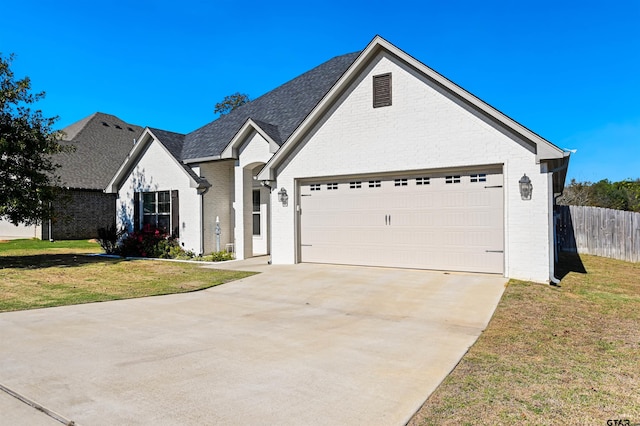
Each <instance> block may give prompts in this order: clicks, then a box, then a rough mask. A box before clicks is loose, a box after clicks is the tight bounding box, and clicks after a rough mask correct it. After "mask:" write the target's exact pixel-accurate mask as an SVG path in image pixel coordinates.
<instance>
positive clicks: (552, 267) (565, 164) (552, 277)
mask: <svg viewBox="0 0 640 426" xmlns="http://www.w3.org/2000/svg"><path fill="white" fill-rule="evenodd" d="M565 158H567V161H564V162H563V164H562V165H560V166H558V167H556V168H555V169H552V170H550V171H549V173H551V190H552V191H553V174H554V173H557V172H560V171H562V170H564V169H566V168H567V167H569V160H568V156H567V157H565ZM562 193H563V192H562V191H561V192H560V193H558V194H555V193H554V195H553V205H552V206H551V209H552V217H553V220H552V221H551V226H552V228H553V253H554V254H553V256H554V259H553V260H554V261H553V262H549V284H551V285H554V286H559V285H560V280H559V279H558V278H556V270H555V269H556V262H555V257H556V249H557V247H558V245H557V244H556V238H557V237H556V235H557V233H556V220H555V216H553V214H554V213H553V209H554V207H555V206H556V205H557V200H558V198H559V197H561V196H562Z"/></svg>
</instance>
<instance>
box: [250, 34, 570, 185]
mask: <svg viewBox="0 0 640 426" xmlns="http://www.w3.org/2000/svg"><path fill="white" fill-rule="evenodd" d="M380 52H385V53H388V54H390V55H391V56H393V57H394V58H396V59H398V60H400V61H402V62H404V63H405V64H407V65H408V66H410V67H411V68H413V69H414V70H416V71H417V72H418V73H421V74H422V75H424V76H425V77H427V78H429V79H430V80H431V81H433V82H434V83H436V84H437V85H438V86H439V87H440V88H442V89H443V90H445V91H447V92H449V93H451V94H452V95H453V96H455V97H456V98H457V99H458V100H459V101H460V102H463V103H465V104H466V105H468V106H469V108H471V109H473V110H474V111H476V112H478V113H479V114H482V115H485V116H487V117H489V118H490V119H492V120H495V122H497V123H499V124H500V125H501V126H504V128H506V129H507V130H508V131H509V132H512V133H513V134H514V135H517V136H518V137H520V138H523V139H524V140H526V141H528V142H531V143H532V144H533V146H534V147H535V152H536V159H537V161H538V162H540V161H543V160H550V159H561V158H564V157H567V156H568V153H566V152H564V151H562V150H561V149H560V148H558V147H556V146H555V145H553V144H552V143H551V142H549V141H547V140H545V139H543V138H542V137H540V136H539V135H537V134H535V133H534V132H532V131H531V130H529V129H527V128H526V127H524V126H522V125H521V124H519V123H517V122H516V121H514V120H513V119H511V118H509V117H507V116H506V115H504V114H503V113H501V112H500V111H498V110H497V109H495V108H493V107H492V106H490V105H489V104H487V103H485V102H483V101H482V100H480V99H479V98H477V97H476V96H474V95H472V94H471V93H469V92H467V91H466V90H464V89H462V88H461V87H460V86H458V85H456V84H455V83H453V82H452V81H450V80H448V79H447V78H445V77H444V76H442V75H440V74H439V73H437V72H436V71H434V70H433V69H431V68H429V67H428V66H426V65H424V64H423V63H421V62H420V61H418V60H417V59H415V58H413V57H412V56H410V55H408V54H407V53H405V52H404V51H402V50H400V49H399V48H397V47H396V46H394V45H392V44H391V43H389V42H388V41H386V40H384V39H383V38H382V37H380V36H376V37H374V39H373V40H372V41H371V42H370V43H369V45H368V46H367V47H366V48H365V49H364V50H363V51H362V52H361V53H360V54H359V56H358V57H357V58H356V59H355V60H354V61H353V62H352V64H351V65H350V67H349V68H348V70H347V71H346V72H345V73H344V74H343V75H342V76H341V77H340V78H339V79H338V80H337V81H336V83H335V84H334V86H333V87H332V88H331V89H330V90H329V91H328V92H327V94H326V95H325V97H324V98H323V99H322V101H321V102H319V103H318V104H317V105H316V106H315V108H314V109H313V110H312V111H311V112H310V113H309V114H308V115H307V117H306V119H305V120H304V122H303V123H301V124H300V125H299V126H298V127H297V128H296V129H295V131H294V132H293V133H292V134H291V135H290V137H289V139H288V140H287V141H286V142H285V143H284V144H283V145H282V146H281V148H280V150H278V152H276V154H275V155H274V156H273V157H272V158H271V159H270V160H269V162H268V163H267V164H266V165H265V167H264V168H263V169H262V170H261V171H260V173H259V174H258V179H260V180H274V179H275V174H276V173H275V170H276V168H277V167H278V166H279V165H280V164H281V163H282V162H283V161H284V160H285V159H286V158H287V156H288V155H289V154H290V153H292V152H294V151H293V149H294V147H295V146H296V144H297V143H298V142H299V141H300V140H301V139H302V137H303V136H304V134H305V133H306V132H307V131H308V130H309V129H310V128H311V127H312V126H313V125H314V124H315V123H316V122H317V121H318V120H320V119H321V118H322V116H323V115H324V114H325V113H326V112H327V111H328V109H329V108H330V106H331V105H332V103H333V102H334V101H335V100H336V99H337V98H338V97H339V96H340V95H341V94H342V93H343V91H344V90H346V89H347V87H348V86H349V85H350V84H351V83H352V82H353V81H354V80H355V79H356V78H357V77H358V76H359V75H360V74H361V73H362V72H364V70H365V69H366V67H367V65H368V64H369V62H370V61H372V60H373V59H374V58H375V57H376V56H377V55H378V54H379V53H380Z"/></svg>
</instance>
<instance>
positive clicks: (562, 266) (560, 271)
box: [555, 252, 587, 280]
mask: <svg viewBox="0 0 640 426" xmlns="http://www.w3.org/2000/svg"><path fill="white" fill-rule="evenodd" d="M570 272H577V273H579V274H586V273H587V270H586V269H585V267H584V264H583V263H582V260H581V259H580V255H579V254H578V253H571V252H562V253H560V255H559V256H558V263H557V264H556V268H555V275H556V278H558V279H560V280H561V279H563V278H564V277H566V276H567V275H569V273H570Z"/></svg>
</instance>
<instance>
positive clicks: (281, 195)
mask: <svg viewBox="0 0 640 426" xmlns="http://www.w3.org/2000/svg"><path fill="white" fill-rule="evenodd" d="M278 201H280V202H281V203H282V206H283V207H287V206H288V205H289V196H288V195H287V190H286V189H284V188H280V191H278Z"/></svg>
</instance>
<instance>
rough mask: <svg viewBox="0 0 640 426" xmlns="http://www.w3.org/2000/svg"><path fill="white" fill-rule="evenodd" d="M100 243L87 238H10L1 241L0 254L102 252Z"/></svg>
mask: <svg viewBox="0 0 640 426" xmlns="http://www.w3.org/2000/svg"><path fill="white" fill-rule="evenodd" d="M102 252H103V250H102V248H101V247H100V244H98V243H96V242H93V241H87V240H69V241H53V242H51V241H46V240H36V239H28V240H9V241H0V256H21V255H28V254H45V253H49V254H52V253H102Z"/></svg>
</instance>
